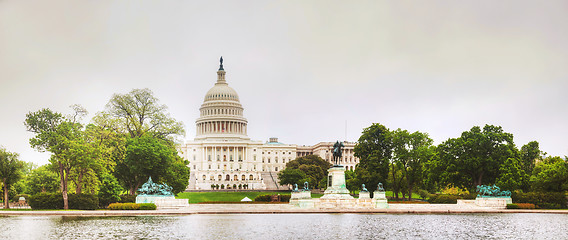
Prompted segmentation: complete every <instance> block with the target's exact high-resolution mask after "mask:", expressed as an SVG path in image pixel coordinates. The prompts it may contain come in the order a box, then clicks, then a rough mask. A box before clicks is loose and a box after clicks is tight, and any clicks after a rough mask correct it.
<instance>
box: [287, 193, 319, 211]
mask: <svg viewBox="0 0 568 240" xmlns="http://www.w3.org/2000/svg"><path fill="white" fill-rule="evenodd" d="M290 205H294V206H296V207H300V208H313V207H314V206H315V204H314V200H313V199H312V192H311V191H298V192H292V196H291V197H290Z"/></svg>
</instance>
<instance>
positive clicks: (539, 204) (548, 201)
mask: <svg viewBox="0 0 568 240" xmlns="http://www.w3.org/2000/svg"><path fill="white" fill-rule="evenodd" d="M511 197H512V198H513V202H515V203H519V202H520V203H532V204H534V205H535V207H536V208H548V209H555V208H566V197H565V195H564V193H563V192H528V193H520V192H514V193H513V194H512V196H511Z"/></svg>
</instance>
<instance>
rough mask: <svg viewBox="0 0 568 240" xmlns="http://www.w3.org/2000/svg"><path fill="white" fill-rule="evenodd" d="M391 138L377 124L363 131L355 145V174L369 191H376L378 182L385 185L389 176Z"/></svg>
mask: <svg viewBox="0 0 568 240" xmlns="http://www.w3.org/2000/svg"><path fill="white" fill-rule="evenodd" d="M392 151H393V146H392V136H391V132H390V130H389V129H388V128H387V127H385V126H383V125H381V124H378V123H373V125H371V126H370V127H368V128H365V129H364V130H363V134H362V135H361V137H359V141H358V143H357V145H355V149H354V152H355V156H356V157H358V158H359V159H360V161H359V164H358V166H357V168H356V169H355V174H356V176H357V178H358V180H359V182H358V183H357V184H358V185H361V184H362V183H364V184H365V185H366V186H367V189H369V191H371V192H372V191H374V190H375V189H377V184H378V183H379V182H381V183H383V184H385V183H386V182H387V177H388V174H389V162H390V161H391V160H392Z"/></svg>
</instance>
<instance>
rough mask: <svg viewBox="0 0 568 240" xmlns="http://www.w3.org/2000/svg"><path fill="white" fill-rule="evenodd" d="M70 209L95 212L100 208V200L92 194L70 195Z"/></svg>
mask: <svg viewBox="0 0 568 240" xmlns="http://www.w3.org/2000/svg"><path fill="white" fill-rule="evenodd" d="M68 200H69V209H81V210H95V209H97V208H98V207H99V198H98V197H97V196H95V195H92V194H84V193H82V194H74V193H72V194H69V195H68Z"/></svg>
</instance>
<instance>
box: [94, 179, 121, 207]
mask: <svg viewBox="0 0 568 240" xmlns="http://www.w3.org/2000/svg"><path fill="white" fill-rule="evenodd" d="M122 191H124V190H123V189H122V187H121V186H120V184H118V181H117V180H116V178H115V177H114V176H113V175H111V174H103V175H102V176H101V187H100V189H99V194H98V197H99V204H100V207H101V208H106V207H107V206H108V205H109V204H111V203H115V202H119V201H120V193H121V192H122Z"/></svg>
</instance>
